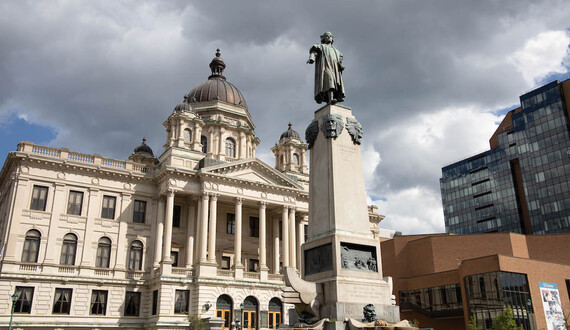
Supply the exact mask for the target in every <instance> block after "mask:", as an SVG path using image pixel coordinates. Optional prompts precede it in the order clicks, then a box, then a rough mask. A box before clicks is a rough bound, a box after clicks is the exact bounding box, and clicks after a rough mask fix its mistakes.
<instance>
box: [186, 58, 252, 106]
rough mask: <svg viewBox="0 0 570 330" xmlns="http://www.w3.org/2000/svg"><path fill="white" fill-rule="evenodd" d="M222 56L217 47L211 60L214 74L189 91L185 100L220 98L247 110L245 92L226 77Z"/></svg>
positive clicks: (195, 100) (188, 101)
mask: <svg viewBox="0 0 570 330" xmlns="http://www.w3.org/2000/svg"><path fill="white" fill-rule="evenodd" d="M220 56H221V54H220V50H219V49H217V50H216V56H215V57H214V58H213V59H212V62H210V69H211V70H212V74H211V75H210V76H209V77H208V80H206V81H204V82H203V83H201V84H199V85H198V86H196V87H195V88H194V89H192V90H191V91H190V92H189V93H188V95H187V97H188V99H187V100H186V101H185V102H186V103H190V104H191V103H197V102H208V101H214V100H218V101H223V102H227V103H229V104H232V105H235V106H238V107H242V108H245V109H246V110H247V103H246V102H245V98H244V97H243V94H242V93H241V92H240V91H239V89H237V87H236V86H234V85H233V84H232V83H230V82H228V81H227V80H226V77H224V69H225V68H226V64H225V63H224V60H223V59H222V58H221V57H220Z"/></svg>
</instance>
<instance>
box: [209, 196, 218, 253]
mask: <svg viewBox="0 0 570 330" xmlns="http://www.w3.org/2000/svg"><path fill="white" fill-rule="evenodd" d="M217 201H218V195H217V194H212V197H211V198H210V229H209V231H210V232H209V233H208V262H212V263H215V262H216V218H217V207H218V202H217Z"/></svg>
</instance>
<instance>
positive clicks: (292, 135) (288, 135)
mask: <svg viewBox="0 0 570 330" xmlns="http://www.w3.org/2000/svg"><path fill="white" fill-rule="evenodd" d="M292 126H293V125H291V123H289V128H288V129H287V130H286V131H285V132H283V134H281V137H280V138H279V141H281V140H282V139H297V140H299V141H300V140H301V137H300V136H299V133H297V131H295V130H293V128H292Z"/></svg>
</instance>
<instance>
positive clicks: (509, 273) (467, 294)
mask: <svg viewBox="0 0 570 330" xmlns="http://www.w3.org/2000/svg"><path fill="white" fill-rule="evenodd" d="M381 253H382V266H383V268H384V274H385V276H392V278H393V284H394V293H395V295H396V299H397V304H398V305H399V306H400V313H401V315H400V316H401V318H402V319H408V320H418V321H419V325H420V327H421V328H433V329H468V324H467V323H468V321H469V317H470V316H475V318H476V319H477V324H478V325H479V326H481V327H482V328H483V329H489V328H490V327H491V324H492V323H493V322H494V320H495V319H496V317H497V316H498V315H500V314H501V313H502V309H503V307H504V306H509V307H511V308H512V309H513V311H514V314H515V319H516V322H517V324H519V325H523V326H524V329H526V330H529V329H559V328H556V327H555V325H559V324H560V322H561V320H562V318H563V316H564V315H568V313H570V259H569V258H568V256H569V255H570V234H552V235H521V234H515V233H489V234H476V235H454V234H430V235H405V236H394V238H393V239H391V240H388V241H384V242H382V243H381ZM547 324H548V326H547Z"/></svg>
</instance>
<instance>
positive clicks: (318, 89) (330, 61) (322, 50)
mask: <svg viewBox="0 0 570 330" xmlns="http://www.w3.org/2000/svg"><path fill="white" fill-rule="evenodd" d="M309 53H310V54H313V53H314V54H316V56H315V101H317V103H322V102H327V103H329V102H330V100H329V99H328V95H327V92H329V91H331V90H332V91H333V97H334V98H335V99H336V100H337V101H338V102H342V101H343V100H344V84H343V82H342V75H341V71H342V68H343V67H342V54H341V52H340V51H338V49H336V48H334V47H333V46H332V45H329V44H315V45H313V47H311V49H310V50H309Z"/></svg>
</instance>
